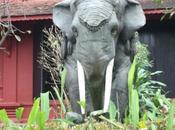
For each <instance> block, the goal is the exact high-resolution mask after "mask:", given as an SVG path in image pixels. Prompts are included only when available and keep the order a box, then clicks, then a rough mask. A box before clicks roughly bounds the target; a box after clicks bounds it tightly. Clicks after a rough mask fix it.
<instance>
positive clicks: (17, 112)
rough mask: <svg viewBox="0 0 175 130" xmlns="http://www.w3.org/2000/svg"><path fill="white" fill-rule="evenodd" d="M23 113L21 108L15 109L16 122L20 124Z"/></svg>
mask: <svg viewBox="0 0 175 130" xmlns="http://www.w3.org/2000/svg"><path fill="white" fill-rule="evenodd" d="M23 112H24V108H23V107H19V108H17V109H16V118H17V120H18V122H20V120H21V117H22V115H23Z"/></svg>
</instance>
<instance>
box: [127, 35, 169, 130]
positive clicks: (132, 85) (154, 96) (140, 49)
mask: <svg viewBox="0 0 175 130" xmlns="http://www.w3.org/2000/svg"><path fill="white" fill-rule="evenodd" d="M136 36H138V35H136ZM152 66H153V63H152V61H150V60H149V51H148V49H147V46H146V45H145V44H141V43H140V42H137V43H136V55H135V57H134V60H133V63H132V65H131V68H130V71H129V73H128V91H129V92H128V94H129V95H128V97H129V109H128V111H129V115H128V117H127V118H126V121H127V122H129V123H131V124H133V125H134V126H135V127H145V126H146V124H147V123H148V122H150V125H147V128H149V127H151V129H152V130H154V129H157V128H158V127H160V125H161V123H157V122H158V121H159V122H162V121H163V119H164V118H166V115H165V113H162V109H166V110H168V108H169V106H170V102H169V100H168V99H167V98H166V96H165V94H163V89H162V88H163V87H165V86H166V85H165V84H163V83H161V82H159V81H155V80H153V79H152V77H153V76H155V75H158V74H160V73H162V72H161V71H156V72H153V73H152V72H151V68H152ZM145 117H146V118H145Z"/></svg>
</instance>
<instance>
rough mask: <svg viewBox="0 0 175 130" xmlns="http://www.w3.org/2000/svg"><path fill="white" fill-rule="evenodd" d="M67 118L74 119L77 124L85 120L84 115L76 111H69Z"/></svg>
mask: <svg viewBox="0 0 175 130" xmlns="http://www.w3.org/2000/svg"><path fill="white" fill-rule="evenodd" d="M66 119H67V120H69V121H72V122H73V123H75V124H80V123H83V122H84V117H83V116H82V115H81V114H78V113H76V112H67V113H66Z"/></svg>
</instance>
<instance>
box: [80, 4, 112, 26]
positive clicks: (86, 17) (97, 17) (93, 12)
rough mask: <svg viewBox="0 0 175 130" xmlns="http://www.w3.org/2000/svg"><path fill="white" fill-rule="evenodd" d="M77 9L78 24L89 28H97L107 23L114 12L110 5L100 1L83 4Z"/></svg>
mask: <svg viewBox="0 0 175 130" xmlns="http://www.w3.org/2000/svg"><path fill="white" fill-rule="evenodd" d="M79 7H80V8H79V13H78V16H79V19H80V22H81V23H85V24H86V25H87V26H90V27H97V26H99V25H100V24H103V23H105V22H107V21H108V20H109V19H110V17H111V15H112V13H113V11H114V8H113V6H112V5H111V4H110V3H108V2H101V1H95V2H85V3H83V4H81V6H79Z"/></svg>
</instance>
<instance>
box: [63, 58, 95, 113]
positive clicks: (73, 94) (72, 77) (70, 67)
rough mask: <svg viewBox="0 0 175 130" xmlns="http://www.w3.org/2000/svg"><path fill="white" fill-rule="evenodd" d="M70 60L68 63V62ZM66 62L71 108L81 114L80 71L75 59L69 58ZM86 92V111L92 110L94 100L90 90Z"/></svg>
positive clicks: (67, 86)
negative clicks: (79, 102)
mask: <svg viewBox="0 0 175 130" xmlns="http://www.w3.org/2000/svg"><path fill="white" fill-rule="evenodd" d="M67 62H68V63H67ZM67 62H66V63H65V67H66V69H67V74H66V81H65V86H66V89H67V90H68V96H69V100H70V103H71V108H72V110H73V112H76V113H79V114H81V109H80V105H79V104H78V101H80V97H79V86H78V72H77V64H76V62H75V61H74V60H72V59H71V58H69V59H68V60H67ZM85 92H86V94H85V95H86V112H89V111H92V101H91V97H90V94H89V91H88V90H87V88H86V90H85Z"/></svg>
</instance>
